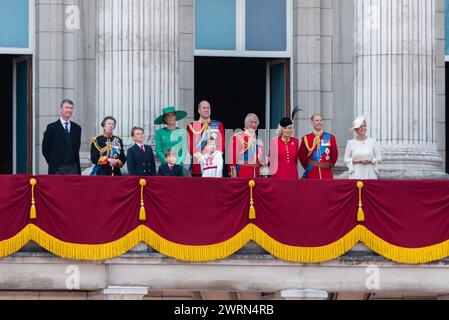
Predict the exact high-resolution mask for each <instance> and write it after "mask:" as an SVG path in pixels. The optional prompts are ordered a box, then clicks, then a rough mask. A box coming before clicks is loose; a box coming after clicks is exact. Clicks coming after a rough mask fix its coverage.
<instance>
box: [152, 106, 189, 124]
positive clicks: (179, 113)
mask: <svg viewBox="0 0 449 320" xmlns="http://www.w3.org/2000/svg"><path fill="white" fill-rule="evenodd" d="M172 112H173V113H174V114H175V115H176V121H178V120H182V119H184V118H185V117H187V112H185V111H176V109H175V107H165V108H164V109H162V115H160V116H159V117H157V118H156V119H155V120H154V124H165V120H164V117H165V115H166V114H169V113H172Z"/></svg>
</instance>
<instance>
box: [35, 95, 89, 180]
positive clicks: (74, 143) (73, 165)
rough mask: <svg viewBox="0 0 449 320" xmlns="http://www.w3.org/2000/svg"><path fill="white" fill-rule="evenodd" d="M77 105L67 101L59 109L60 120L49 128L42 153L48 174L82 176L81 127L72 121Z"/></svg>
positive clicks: (43, 142)
mask: <svg viewBox="0 0 449 320" xmlns="http://www.w3.org/2000/svg"><path fill="white" fill-rule="evenodd" d="M74 108H75V105H74V103H73V101H72V100H69V99H65V100H64V101H62V102H61V105H60V107H59V113H60V115H61V116H60V118H59V119H58V120H57V121H56V122H53V123H50V124H49V125H48V126H47V130H46V131H45V133H44V140H43V141H42V153H43V154H44V157H45V160H47V163H48V174H76V175H79V174H81V166H80V155H79V152H80V146H81V127H80V126H79V125H78V124H76V123H75V122H73V121H71V120H70V119H71V118H72V116H73V110H74Z"/></svg>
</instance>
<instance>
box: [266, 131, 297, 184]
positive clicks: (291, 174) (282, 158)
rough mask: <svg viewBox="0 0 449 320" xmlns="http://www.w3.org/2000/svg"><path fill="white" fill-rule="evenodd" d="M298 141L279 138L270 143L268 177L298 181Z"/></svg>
mask: <svg viewBox="0 0 449 320" xmlns="http://www.w3.org/2000/svg"><path fill="white" fill-rule="evenodd" d="M298 159H299V140H298V139H296V138H290V141H289V142H284V141H282V139H281V138H276V139H272V140H271V143H270V175H271V177H272V178H283V179H298Z"/></svg>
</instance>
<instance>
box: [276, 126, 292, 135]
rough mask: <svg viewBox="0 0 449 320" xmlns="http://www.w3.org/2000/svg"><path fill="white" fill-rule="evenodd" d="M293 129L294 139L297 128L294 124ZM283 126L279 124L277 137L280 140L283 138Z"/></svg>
mask: <svg viewBox="0 0 449 320" xmlns="http://www.w3.org/2000/svg"><path fill="white" fill-rule="evenodd" d="M292 128H293V131H292V137H294V136H295V130H294V129H295V126H294V125H293V124H292ZM281 129H282V126H281V125H280V124H278V128H277V129H276V135H277V137H278V138H280V137H282V130H281Z"/></svg>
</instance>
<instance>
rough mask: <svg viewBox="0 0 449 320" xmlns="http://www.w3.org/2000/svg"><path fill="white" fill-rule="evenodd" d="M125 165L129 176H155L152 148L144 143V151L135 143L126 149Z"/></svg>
mask: <svg viewBox="0 0 449 320" xmlns="http://www.w3.org/2000/svg"><path fill="white" fill-rule="evenodd" d="M126 165H127V166H128V173H129V175H130V176H139V177H145V176H155V175H156V174H157V172H156V162H155V161H154V154H153V149H152V148H151V147H150V146H147V145H145V153H143V152H142V150H141V149H140V148H139V146H138V145H137V144H135V145H133V146H132V147H131V148H129V149H128V154H127V156H126Z"/></svg>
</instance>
